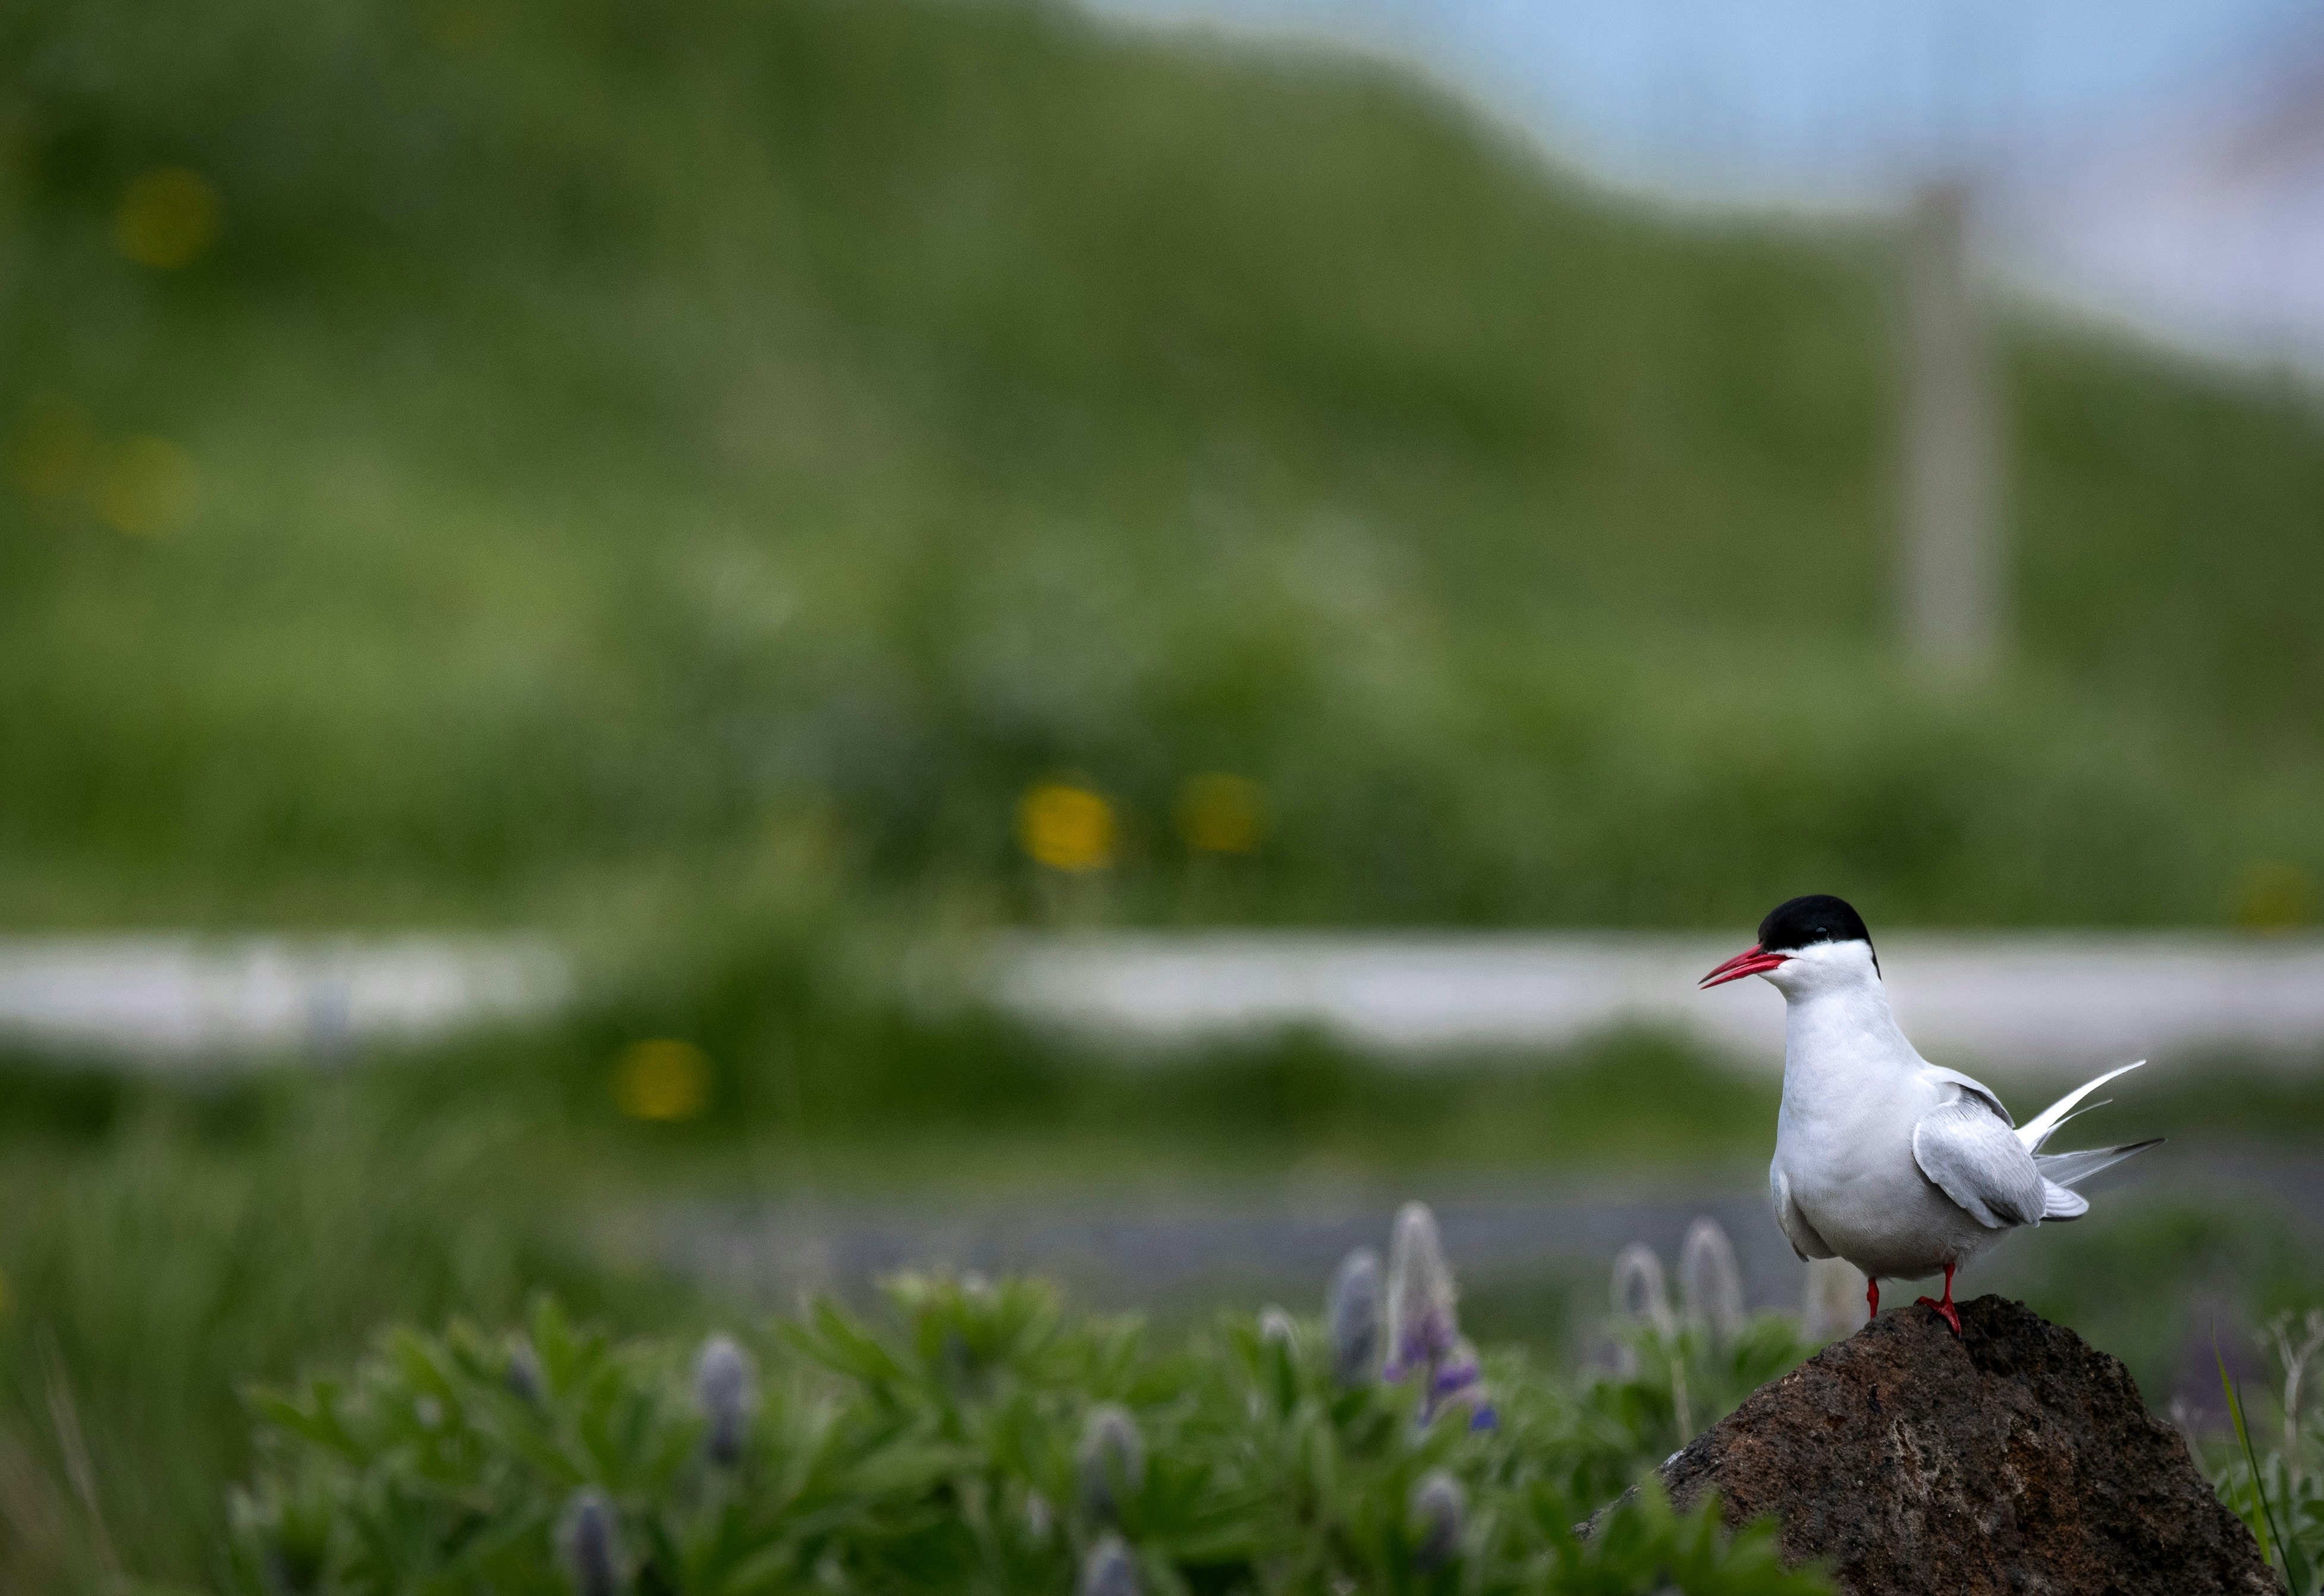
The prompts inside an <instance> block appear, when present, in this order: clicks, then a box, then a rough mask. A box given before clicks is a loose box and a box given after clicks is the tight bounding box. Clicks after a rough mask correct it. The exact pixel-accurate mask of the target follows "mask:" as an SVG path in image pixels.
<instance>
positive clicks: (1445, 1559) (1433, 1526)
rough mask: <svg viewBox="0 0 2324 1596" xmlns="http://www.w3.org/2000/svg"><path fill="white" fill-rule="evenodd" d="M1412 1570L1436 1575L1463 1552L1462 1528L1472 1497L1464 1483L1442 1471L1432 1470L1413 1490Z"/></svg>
mask: <svg viewBox="0 0 2324 1596" xmlns="http://www.w3.org/2000/svg"><path fill="white" fill-rule="evenodd" d="M1411 1508H1412V1512H1411V1518H1412V1529H1413V1538H1414V1541H1415V1543H1416V1544H1415V1545H1414V1546H1413V1550H1412V1566H1413V1568H1414V1569H1415V1570H1416V1572H1418V1573H1435V1572H1436V1571H1437V1570H1438V1569H1440V1568H1442V1567H1443V1566H1444V1565H1445V1564H1448V1563H1450V1562H1452V1558H1453V1555H1454V1554H1456V1553H1458V1552H1459V1551H1460V1549H1461V1524H1462V1519H1463V1518H1466V1517H1467V1515H1468V1510H1469V1495H1468V1492H1466V1491H1464V1490H1462V1489H1461V1482H1460V1481H1458V1480H1455V1479H1454V1478H1452V1475H1450V1474H1448V1473H1446V1472H1445V1471H1443V1470H1442V1469H1432V1470H1431V1471H1429V1472H1427V1473H1426V1474H1425V1475H1423V1476H1422V1477H1421V1480H1420V1483H1419V1484H1417V1485H1416V1486H1414V1487H1413V1490H1412V1503H1411Z"/></svg>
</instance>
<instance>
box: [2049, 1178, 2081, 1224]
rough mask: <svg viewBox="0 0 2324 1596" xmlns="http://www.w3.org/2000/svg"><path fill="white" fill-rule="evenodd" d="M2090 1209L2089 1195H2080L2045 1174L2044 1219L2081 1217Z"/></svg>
mask: <svg viewBox="0 0 2324 1596" xmlns="http://www.w3.org/2000/svg"><path fill="white" fill-rule="evenodd" d="M2089 1211H2090V1203H2089V1198H2088V1197H2078V1196H2076V1195H2074V1194H2073V1193H2071V1192H2070V1191H2068V1190H2067V1189H2066V1188H2065V1187H2064V1186H2061V1185H2059V1184H2058V1183H2057V1182H2056V1181H2054V1180H2052V1179H2050V1178H2048V1177H2047V1176H2044V1177H2043V1181H2042V1217H2043V1218H2044V1219H2080V1218H2081V1216H2082V1215H2083V1214H2085V1213H2089Z"/></svg>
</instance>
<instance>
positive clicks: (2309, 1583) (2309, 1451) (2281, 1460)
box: [2211, 1308, 2324, 1596]
mask: <svg viewBox="0 0 2324 1596" xmlns="http://www.w3.org/2000/svg"><path fill="white" fill-rule="evenodd" d="M2262 1340H2263V1342H2265V1343H2268V1344H2269V1347H2270V1350H2271V1351H2273V1352H2274V1353H2275V1354H2276V1357H2277V1360H2278V1362H2279V1365H2280V1368H2281V1371H2282V1385H2281V1386H2280V1387H2279V1388H2278V1398H2279V1400H2278V1408H2277V1411H2278V1415H2279V1416H2280V1418H2281V1420H2282V1430H2281V1432H2280V1434H2281V1436H2282V1439H2281V1441H2280V1443H2279V1444H2276V1445H2273V1446H2270V1447H2267V1448H2266V1449H2265V1450H2264V1452H2263V1451H2262V1449H2261V1447H2260V1445H2259V1444H2257V1443H2255V1441H2254V1439H2253V1428H2254V1425H2253V1421H2252V1419H2251V1417H2250V1416H2249V1415H2247V1413H2246V1407H2245V1403H2244V1396H2243V1392H2242V1390H2241V1389H2240V1388H2239V1387H2238V1386H2237V1384H2236V1380H2235V1379H2234V1378H2233V1377H2232V1376H2231V1375H2229V1374H2228V1372H2227V1361H2226V1360H2225V1359H2224V1358H2221V1359H2220V1360H2219V1384H2220V1386H2221V1388H2223V1390H2224V1391H2225V1393H2226V1395H2227V1416H2228V1418H2229V1420H2230V1422H2231V1423H2232V1425H2234V1429H2235V1444H2234V1445H2233V1447H2232V1448H2227V1447H2222V1448H2219V1449H2218V1452H2219V1455H2218V1457H2217V1458H2216V1459H2215V1461H2214V1462H2213V1465H2212V1471H2211V1473H2212V1482H2213V1484H2215V1485H2216V1486H2217V1487H2218V1492H2219V1496H2220V1499H2222V1500H2224V1501H2225V1502H2226V1503H2227V1506H2229V1507H2231V1508H2234V1509H2235V1510H2236V1512H2237V1513H2238V1514H2240V1515H2241V1516H2242V1518H2243V1520H2244V1522H2245V1523H2246V1524H2247V1525H2249V1526H2250V1527H2251V1531H2252V1535H2253V1536H2254V1537H2255V1538H2256V1539H2257V1540H2258V1542H2259V1544H2260V1546H2261V1548H2262V1550H2264V1552H2265V1553H2266V1554H2267V1559H2268V1561H2269V1562H2270V1563H2271V1564H2273V1565H2274V1566H2275V1567H2276V1568H2277V1569H2278V1570H2280V1571H2281V1572H2282V1574H2283V1579H2284V1584H2285V1586H2286V1587H2287V1588H2288V1589H2289V1591H2291V1596H2317V1592H2319V1591H2324V1436H2319V1434H2318V1433H2317V1432H2318V1426H2317V1425H2316V1424H2315V1423H2314V1422H2312V1420H2311V1418H2310V1414H2309V1413H2308V1411H2307V1410H2309V1409H2312V1408H2313V1407H2315V1388H2314V1385H2313V1384H2312V1383H2311V1382H2312V1379H2313V1378H2314V1377H2315V1376H2316V1375H2317V1374H2318V1373H2319V1372H2324V1370H2319V1368H2318V1367H2317V1360H2318V1354H2319V1352H2324V1312H2319V1310H2316V1309H2313V1308H2311V1309H2310V1310H2309V1312H2308V1313H2307V1315H2305V1317H2304V1318H2295V1317H2294V1316H2293V1315H2290V1314H2282V1315H2278V1316H2277V1317H2276V1318H2275V1319H2273V1321H2271V1322H2270V1324H2268V1326H2267V1328H2266V1330H2265V1332H2264V1333H2263V1336H2262Z"/></svg>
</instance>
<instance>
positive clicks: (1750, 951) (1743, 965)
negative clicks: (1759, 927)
mask: <svg viewBox="0 0 2324 1596" xmlns="http://www.w3.org/2000/svg"><path fill="white" fill-rule="evenodd" d="M1786 956H1788V955H1784V954H1779V953H1762V952H1760V951H1759V945H1758V944H1757V943H1756V942H1755V943H1753V944H1752V945H1751V946H1748V947H1747V948H1745V949H1744V950H1743V951H1742V952H1741V953H1738V954H1737V955H1735V956H1734V957H1733V958H1731V959H1729V960H1728V961H1727V962H1726V963H1725V964H1721V965H1720V966H1719V968H1717V969H1716V970H1713V971H1712V972H1711V973H1710V974H1708V975H1706V976H1704V977H1703V978H1702V979H1701V981H1699V982H1697V983H1695V985H1696V986H1697V987H1698V988H1699V989H1700V990H1701V991H1703V992H1709V991H1710V990H1711V988H1712V987H1714V986H1724V985H1726V984H1727V983H1729V982H1730V981H1740V980H1742V979H1743V978H1744V977H1745V976H1746V975H1759V974H1764V973H1766V972H1767V971H1769V970H1772V969H1774V968H1775V966H1776V965H1778V964H1782V963H1783V962H1784V958H1785V957H1786Z"/></svg>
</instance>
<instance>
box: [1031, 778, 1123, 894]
mask: <svg viewBox="0 0 2324 1596" xmlns="http://www.w3.org/2000/svg"><path fill="white" fill-rule="evenodd" d="M1114 831H1115V826H1114V818H1113V806H1112V805H1111V804H1110V803H1108V802H1106V800H1105V799H1104V798H1102V796H1100V795H1099V794H1097V793H1094V792H1092V791H1091V790H1090V789H1088V788H1086V787H1077V786H1075V785H1074V784H1073V783H1071V782H1068V781H1044V782H1042V783H1040V784H1039V785H1038V786H1036V787H1031V788H1028V789H1026V792H1025V796H1024V797H1023V798H1021V799H1019V801H1018V805H1017V837H1018V840H1019V842H1021V843H1023V844H1024V845H1025V852H1026V853H1029V854H1031V855H1032V856H1033V858H1034V859H1035V860H1036V861H1037V863H1042V864H1046V865H1047V866H1048V867H1049V868H1050V869H1051V870H1065V871H1074V872H1084V871H1093V870H1103V869H1105V868H1106V867H1107V866H1108V865H1111V863H1113V849H1114Z"/></svg>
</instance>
